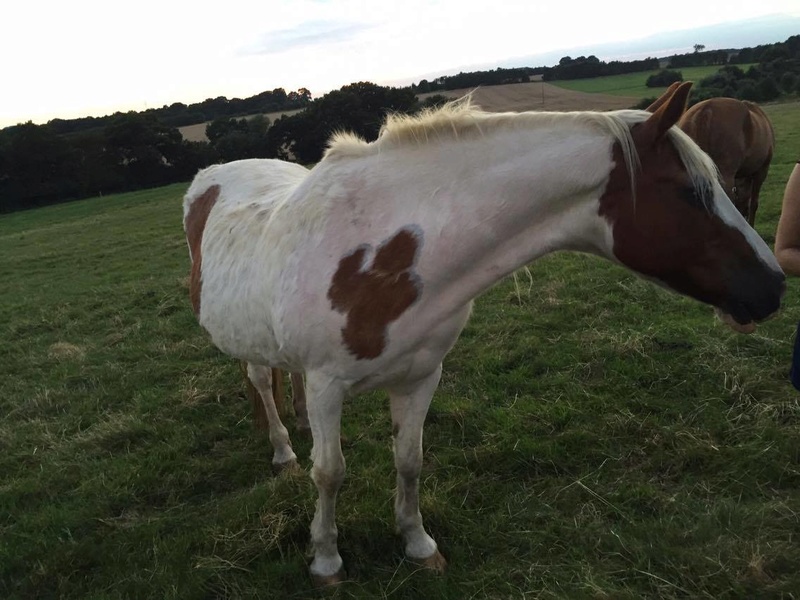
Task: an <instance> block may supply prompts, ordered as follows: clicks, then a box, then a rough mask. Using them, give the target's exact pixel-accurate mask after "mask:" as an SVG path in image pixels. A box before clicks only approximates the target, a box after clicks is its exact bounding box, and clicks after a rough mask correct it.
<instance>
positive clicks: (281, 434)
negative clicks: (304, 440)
mask: <svg viewBox="0 0 800 600" xmlns="http://www.w3.org/2000/svg"><path fill="white" fill-rule="evenodd" d="M247 377H248V378H249V379H250V381H251V382H252V384H253V387H255V388H256V390H257V391H258V393H259V395H260V396H261V401H262V403H263V405H264V410H265V411H266V413H267V421H268V426H269V441H270V442H271V443H272V449H273V451H274V453H273V456H272V467H273V469H275V470H276V471H283V470H286V469H295V468H297V466H298V465H297V455H296V454H295V453H294V451H293V450H292V444H291V441H290V440H289V432H288V431H287V429H286V427H284V425H283V422H282V421H281V418H280V416H279V415H278V409H277V407H276V406H275V398H274V397H273V395H272V369H270V368H269V367H267V366H264V365H256V364H253V363H247Z"/></svg>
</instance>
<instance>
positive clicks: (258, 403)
mask: <svg viewBox="0 0 800 600" xmlns="http://www.w3.org/2000/svg"><path fill="white" fill-rule="evenodd" d="M239 368H240V369H241V370H242V375H244V382H245V388H246V390H245V391H246V394H247V397H248V398H249V399H250V405H251V406H252V407H253V423H254V425H255V427H256V429H264V430H266V429H269V418H268V417H267V409H266V408H265V407H264V400H263V399H262V398H261V394H259V393H258V390H257V389H256V386H254V385H253V382H252V381H250V378H249V377H248V376H247V361H244V360H242V361H240V362H239ZM283 388H284V386H283V371H281V370H280V369H272V398H273V400H274V401H275V408H276V409H277V410H278V414H280V413H282V412H283V404H284V399H285V396H284V391H283Z"/></svg>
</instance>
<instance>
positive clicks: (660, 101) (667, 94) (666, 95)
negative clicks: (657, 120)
mask: <svg viewBox="0 0 800 600" xmlns="http://www.w3.org/2000/svg"><path fill="white" fill-rule="evenodd" d="M680 84H681V82H680V81H675V82H673V83H671V84H670V85H669V87H668V88H667V89H666V90H664V93H663V94H661V95H660V96H659V97H658V98H657V99H656V100H655V101H654V102H653V103H652V104H651V105H650V106H648V107H647V108H645V110H646V111H647V112H656V111H657V110H658V109H659V108H660V107H661V105H662V104H664V102H666V101H667V100H668V99H669V98H670V96H672V94H674V93H675V90H677V89H678V86H679V85H680Z"/></svg>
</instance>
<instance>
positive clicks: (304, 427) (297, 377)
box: [291, 373, 310, 432]
mask: <svg viewBox="0 0 800 600" xmlns="http://www.w3.org/2000/svg"><path fill="white" fill-rule="evenodd" d="M291 378H292V406H293V407H294V414H295V417H296V419H297V420H296V427H297V431H302V432H307V431H308V430H309V429H310V427H309V424H308V409H307V408H306V386H305V383H304V382H303V374H302V373H292V374H291Z"/></svg>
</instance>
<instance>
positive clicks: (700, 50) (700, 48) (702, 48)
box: [694, 44, 706, 54]
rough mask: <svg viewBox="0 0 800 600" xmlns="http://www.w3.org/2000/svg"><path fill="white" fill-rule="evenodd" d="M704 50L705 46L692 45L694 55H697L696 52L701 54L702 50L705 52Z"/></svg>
mask: <svg viewBox="0 0 800 600" xmlns="http://www.w3.org/2000/svg"><path fill="white" fill-rule="evenodd" d="M705 49H706V47H705V45H704V44H695V45H694V52H695V54H697V53H698V52H702V51H703V50H705Z"/></svg>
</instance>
